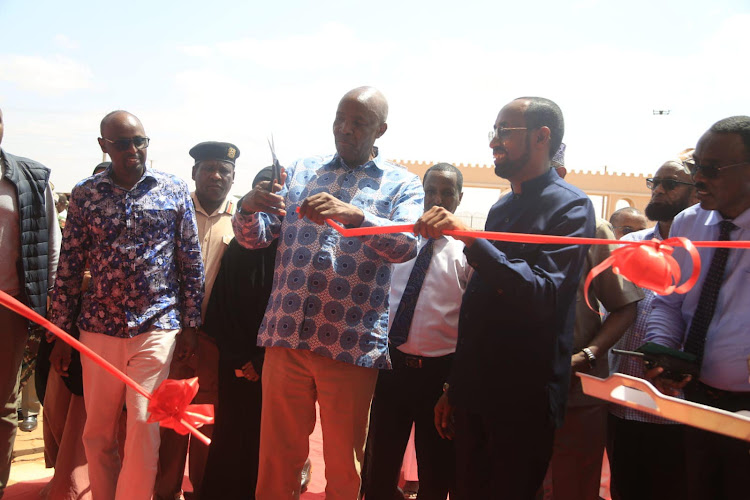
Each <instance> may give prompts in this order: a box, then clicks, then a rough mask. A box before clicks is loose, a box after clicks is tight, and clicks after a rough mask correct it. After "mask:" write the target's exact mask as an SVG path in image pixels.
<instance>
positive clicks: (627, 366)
mask: <svg viewBox="0 0 750 500" xmlns="http://www.w3.org/2000/svg"><path fill="white" fill-rule="evenodd" d="M657 227H658V226H657ZM653 238H656V239H659V240H661V236H660V235H659V231H657V230H656V228H653V229H646V230H644V231H638V232H636V233H630V234H627V235H625V236H623V238H622V241H645V240H651V239H653ZM643 293H644V297H643V300H641V301H640V302H638V305H637V307H638V312H637V313H636V314H637V315H636V317H635V321H634V322H633V324H632V325H630V327H629V328H628V329H627V330H625V333H624V334H623V335H622V337H620V340H619V341H617V343H616V344H615V345H614V346H613V348H614V349H621V350H623V351H635V350H636V349H638V348H639V347H640V346H642V345H643V344H644V342H645V337H646V328H647V326H648V318H649V316H651V307H652V305H651V303H652V302H653V301H654V297H655V296H656V294H655V293H654V292H653V291H651V290H649V289H648V288H644V289H643ZM610 373H624V374H625V375H632V376H633V377H638V378H643V379H645V378H646V370H645V369H644V366H643V361H642V360H640V359H638V358H633V357H630V356H620V355H617V354H611V353H610ZM609 408H610V409H609V411H610V413H612V414H613V415H615V416H617V417H620V418H624V419H625V420H635V421H637V422H646V423H651V424H674V423H676V422H673V421H672V420H668V419H666V418H661V417H657V416H655V415H651V414H650V413H646V412H643V411H638V410H634V409H632V408H628V407H626V406H623V405H618V404H612V405H610V407H609Z"/></svg>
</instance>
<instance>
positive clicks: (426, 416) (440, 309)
mask: <svg viewBox="0 0 750 500" xmlns="http://www.w3.org/2000/svg"><path fill="white" fill-rule="evenodd" d="M423 186H424V191H425V201H424V205H425V210H429V209H430V208H432V207H434V206H440V207H443V208H445V209H446V210H449V211H451V212H455V211H456V208H457V207H458V204H459V203H460V202H461V198H462V196H463V192H462V186H463V176H462V175H461V171H460V170H459V169H457V168H456V167H454V166H453V165H450V164H448V163H438V164H437V165H434V166H432V167H430V168H429V169H428V170H427V172H426V173H425V175H424V180H423ZM419 247H420V252H419V255H418V256H417V257H416V258H414V259H412V260H410V261H408V262H404V263H402V264H394V265H393V269H392V279H391V291H390V295H389V302H390V313H389V333H388V337H389V347H390V355H391V359H392V362H393V370H383V371H381V372H380V374H379V375H378V382H377V386H376V388H375V397H374V399H373V402H372V413H371V416H370V432H369V437H368V456H367V474H366V485H365V497H366V498H367V500H379V499H385V500H391V499H393V498H394V496H395V494H396V491H397V485H398V480H399V471H400V470H401V459H402V457H403V456H404V450H405V448H406V444H407V442H408V440H409V434H410V432H411V428H412V424H414V425H415V431H416V432H415V444H416V449H417V462H418V464H419V498H420V499H422V500H425V499H427V500H433V499H436V500H437V499H440V500H445V498H446V496H447V495H448V493H449V492H450V493H451V494H453V490H454V485H455V453H454V449H453V442H452V441H449V440H444V439H441V438H440V435H439V434H438V432H437V430H436V428H435V425H434V411H433V408H434V406H435V403H436V402H437V400H438V399H439V397H440V395H441V393H442V388H443V383H444V382H445V381H446V378H447V376H448V372H449V370H450V365H451V360H452V358H453V353H454V352H455V350H456V339H457V337H458V313H459V308H460V307H461V298H462V296H463V293H464V291H465V290H466V284H467V283H468V282H469V277H470V275H471V271H472V268H471V267H470V266H469V265H468V263H467V262H466V256H465V255H464V253H463V249H464V244H463V243H461V242H460V241H458V240H454V239H453V238H451V237H450V236H443V237H441V238H439V239H436V240H422V241H421V242H420V245H419ZM430 251H431V252H432V255H431V257H428V256H429V254H428V253H427V254H426V252H430ZM420 257H422V258H421V259H420ZM420 262H422V263H423V264H424V265H425V266H426V271H425V270H424V269H422V271H421V274H422V276H421V283H419V281H420V278H419V277H416V276H415V275H416V274H420V270H419V269H420ZM415 280H416V281H415ZM420 285H421V288H420Z"/></svg>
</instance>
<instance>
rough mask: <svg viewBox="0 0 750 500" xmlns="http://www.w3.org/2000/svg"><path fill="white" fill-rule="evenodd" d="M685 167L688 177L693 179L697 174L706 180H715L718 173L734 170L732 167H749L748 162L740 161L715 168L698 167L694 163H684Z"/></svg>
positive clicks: (749, 162) (712, 166) (707, 166)
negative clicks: (688, 171)
mask: <svg viewBox="0 0 750 500" xmlns="http://www.w3.org/2000/svg"><path fill="white" fill-rule="evenodd" d="M685 165H687V168H688V170H690V175H692V176H693V177H695V176H696V175H697V174H698V172H700V173H701V175H703V177H706V178H707V179H716V178H717V177H718V176H719V173H720V172H721V171H722V170H726V169H728V168H734V167H741V166H743V165H750V161H742V162H740V163H732V164H731V165H724V166H723V167H717V166H715V165H711V166H709V165H699V164H697V163H695V162H694V161H686V162H685Z"/></svg>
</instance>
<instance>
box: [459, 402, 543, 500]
mask: <svg viewBox="0 0 750 500" xmlns="http://www.w3.org/2000/svg"><path fill="white" fill-rule="evenodd" d="M504 412H506V413H504V414H497V415H495V414H480V413H473V412H469V411H467V410H465V409H462V408H457V409H456V411H455V420H456V422H455V425H456V437H455V438H454V439H455V443H456V464H457V473H456V490H457V494H456V496H453V495H451V500H475V499H480V498H481V499H482V500H494V499H497V500H533V499H534V498H536V494H537V491H539V489H540V488H541V486H542V482H543V481H544V475H545V473H546V472H547V467H548V465H549V461H550V458H551V457H552V445H553V443H554V439H555V428H554V425H553V423H552V422H551V421H550V419H549V418H548V417H547V415H546V414H544V413H545V412H539V411H534V412H523V411H518V410H514V409H513V408H512V407H511V403H509V405H508V408H507V409H505V410H504Z"/></svg>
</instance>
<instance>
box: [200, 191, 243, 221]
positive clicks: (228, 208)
mask: <svg viewBox="0 0 750 500" xmlns="http://www.w3.org/2000/svg"><path fill="white" fill-rule="evenodd" d="M190 197H191V198H192V199H193V204H194V205H195V211H196V212H200V213H202V214H203V215H205V216H206V217H213V216H214V215H222V214H228V215H234V212H235V211H236V210H237V205H236V204H235V202H234V200H232V199H231V198H230V197H229V196H227V197H226V199H225V200H224V203H222V204H221V205H220V206H219V208H217V209H216V211H215V212H214V213H212V214H209V213H208V212H206V210H205V209H204V208H203V206H202V205H201V202H200V200H198V196H197V195H196V194H195V191H193V192H191V193H190Z"/></svg>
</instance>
